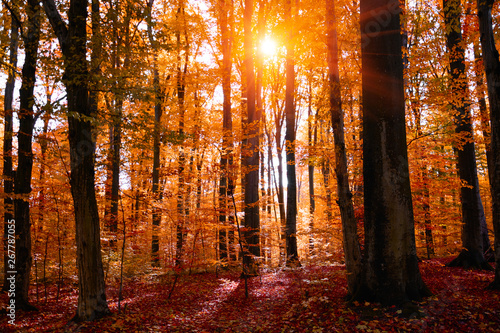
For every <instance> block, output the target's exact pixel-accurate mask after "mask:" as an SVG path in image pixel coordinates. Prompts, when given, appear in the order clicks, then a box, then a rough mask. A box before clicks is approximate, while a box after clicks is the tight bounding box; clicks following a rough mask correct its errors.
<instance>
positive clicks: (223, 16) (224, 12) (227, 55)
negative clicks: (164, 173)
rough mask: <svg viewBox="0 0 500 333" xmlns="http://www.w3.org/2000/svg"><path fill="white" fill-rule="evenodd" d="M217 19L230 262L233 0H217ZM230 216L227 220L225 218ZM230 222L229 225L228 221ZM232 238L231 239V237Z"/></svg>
mask: <svg viewBox="0 0 500 333" xmlns="http://www.w3.org/2000/svg"><path fill="white" fill-rule="evenodd" d="M219 11H220V13H219V15H220V17H219V20H220V29H221V44H222V93H223V99H224V100H223V104H222V113H223V115H222V130H223V136H222V154H221V161H220V164H221V178H220V183H219V209H220V213H219V222H220V230H219V260H221V261H228V262H229V261H230V260H231V252H232V246H231V245H232V244H231V242H230V240H229V239H230V238H232V237H228V236H229V234H233V235H234V231H233V230H230V229H232V223H231V222H232V220H233V217H232V216H231V214H229V211H230V209H229V199H228V196H230V195H232V193H233V192H232V191H233V187H234V179H233V176H232V174H233V172H232V169H233V139H232V138H233V133H232V131H233V125H232V116H231V69H232V59H231V57H232V55H231V45H232V30H231V29H230V21H231V18H232V16H233V15H232V12H233V4H232V0H219ZM228 215H229V219H228ZM228 220H229V222H228ZM233 237H234V236H233Z"/></svg>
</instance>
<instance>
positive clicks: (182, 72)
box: [175, 1, 189, 267]
mask: <svg viewBox="0 0 500 333" xmlns="http://www.w3.org/2000/svg"><path fill="white" fill-rule="evenodd" d="M184 10H185V9H184V1H180V2H179V7H178V9H177V19H178V20H179V21H181V20H182V21H183V27H182V28H183V30H182V31H181V28H180V27H179V28H178V30H177V31H176V43H177V83H176V84H177V104H178V108H179V130H178V134H179V140H180V141H181V142H184V136H185V114H186V106H185V95H186V74H187V68H188V60H189V52H188V51H189V42H188V35H187V27H186V22H185V20H186V17H185V12H184ZM181 33H183V34H184V37H185V40H184V41H183V40H182V37H181ZM182 52H184V64H183V63H182V62H183V59H182ZM183 65H184V66H183ZM185 169H186V152H185V147H184V145H183V144H181V145H180V146H179V165H178V179H179V186H178V192H177V216H178V221H177V240H176V242H177V244H176V253H175V265H176V266H177V267H180V266H181V265H182V259H183V258H182V257H183V250H184V245H185V244H184V243H185V242H186V237H187V217H188V213H189V207H188V200H187V198H188V189H187V186H186V170H185Z"/></svg>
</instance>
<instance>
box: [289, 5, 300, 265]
mask: <svg viewBox="0 0 500 333" xmlns="http://www.w3.org/2000/svg"><path fill="white" fill-rule="evenodd" d="M285 21H286V22H288V26H289V27H291V26H292V3H291V0H286V1H285ZM294 38H295V36H294V33H293V29H290V30H289V33H288V43H287V45H286V88H285V115H286V132H285V145H286V148H285V149H286V178H287V195H286V229H285V232H286V265H287V266H288V267H296V266H300V261H299V253H298V250H297V176H296V171H295V103H294V95H295V69H294V66H295V62H294V57H295V51H294V48H295V45H294V42H293V39H294Z"/></svg>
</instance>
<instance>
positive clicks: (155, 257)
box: [147, 0, 163, 267]
mask: <svg viewBox="0 0 500 333" xmlns="http://www.w3.org/2000/svg"><path fill="white" fill-rule="evenodd" d="M153 3H154V0H149V1H148V16H147V21H148V37H149V43H150V44H151V48H152V49H153V89H154V94H155V99H154V101H155V104H154V110H155V119H154V129H153V172H152V180H151V181H152V183H153V187H152V192H153V198H154V200H158V201H160V200H161V199H162V194H161V191H160V134H161V133H160V129H161V116H162V113H163V92H162V90H161V87H160V71H159V69H158V49H159V46H158V44H159V43H158V41H156V40H155V37H154V34H153ZM160 223H161V211H160V209H158V207H156V204H153V212H152V224H153V235H152V240H151V264H152V265H153V266H155V267H158V266H160V254H159V252H160V237H159V236H158V232H159V230H158V229H159V227H160Z"/></svg>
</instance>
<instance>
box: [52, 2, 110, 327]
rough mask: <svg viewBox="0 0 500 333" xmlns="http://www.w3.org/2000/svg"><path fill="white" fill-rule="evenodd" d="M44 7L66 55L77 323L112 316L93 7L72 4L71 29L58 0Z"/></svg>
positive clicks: (65, 83)
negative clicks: (93, 99) (96, 135)
mask: <svg viewBox="0 0 500 333" xmlns="http://www.w3.org/2000/svg"><path fill="white" fill-rule="evenodd" d="M43 5H44V8H45V12H46V14H47V16H48V18H49V21H50V24H51V26H52V28H53V29H54V32H55V34H56V36H57V38H58V40H59V44H60V46H61V50H62V53H63V56H64V76H63V83H64V85H65V86H66V92H67V99H68V125H69V133H68V138H69V144H70V166H71V178H70V185H71V194H72V196H73V203H74V210H75V224H76V255H77V268H78V290H79V295H78V306H77V311H76V314H75V316H74V318H73V321H92V320H95V319H98V318H100V317H103V316H105V315H107V314H109V313H110V311H109V308H108V304H107V301H106V290H105V284H104V273H103V268H102V257H101V242H100V225H99V213H98V209H97V201H96V195H95V176H94V153H95V143H94V141H93V138H92V129H93V126H94V125H93V122H92V119H93V118H94V117H95V116H96V115H95V114H93V113H91V108H90V107H89V99H88V97H89V86H88V74H89V73H88V68H87V60H86V51H87V50H86V41H87V31H86V18H87V15H88V13H87V5H88V3H87V1H86V0H71V1H70V6H69V12H68V22H69V25H68V26H66V24H65V23H64V21H63V20H62V18H61V15H60V14H59V12H58V10H57V7H56V4H55V2H54V1H53V0H44V1H43Z"/></svg>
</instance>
